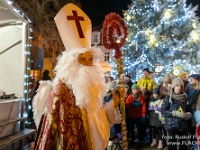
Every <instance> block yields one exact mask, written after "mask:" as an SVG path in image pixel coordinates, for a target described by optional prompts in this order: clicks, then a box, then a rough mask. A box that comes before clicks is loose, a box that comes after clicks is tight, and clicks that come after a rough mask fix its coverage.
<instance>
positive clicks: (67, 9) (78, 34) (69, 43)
mask: <svg viewBox="0 0 200 150" xmlns="http://www.w3.org/2000/svg"><path fill="white" fill-rule="evenodd" d="M54 20H55V23H56V26H57V28H58V31H59V33H60V36H61V39H62V41H63V44H64V46H65V48H66V50H68V49H75V48H80V47H91V34H92V25H91V21H90V19H89V17H88V16H87V15H86V14H85V13H84V12H83V11H82V10H81V9H80V8H79V7H77V6H76V5H74V4H67V5H65V6H64V7H63V8H62V9H61V10H60V11H59V12H58V14H57V15H56V17H55V18H54Z"/></svg>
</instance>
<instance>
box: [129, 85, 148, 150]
mask: <svg viewBox="0 0 200 150" xmlns="http://www.w3.org/2000/svg"><path fill="white" fill-rule="evenodd" d="M131 90H132V93H131V94H130V95H129V96H128V98H127V99H126V106H127V108H128V117H129V121H128V124H129V125H128V127H129V129H128V131H129V133H128V137H129V138H131V142H130V146H131V145H132V144H134V139H135V136H134V131H133V129H134V127H135V125H136V127H137V130H138V134H139V137H138V142H137V144H136V148H140V142H141V141H142V140H143V138H144V134H145V127H144V122H145V115H146V102H145V101H144V97H143V96H142V93H141V92H140V90H139V86H138V85H136V84H133V85H132V87H131Z"/></svg>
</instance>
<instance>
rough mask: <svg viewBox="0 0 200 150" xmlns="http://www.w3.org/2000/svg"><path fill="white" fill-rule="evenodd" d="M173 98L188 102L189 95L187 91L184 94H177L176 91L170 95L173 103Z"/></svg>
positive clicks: (170, 100)
mask: <svg viewBox="0 0 200 150" xmlns="http://www.w3.org/2000/svg"><path fill="white" fill-rule="evenodd" d="M172 99H175V100H178V101H181V102H183V103H184V102H185V103H186V102H187V95H186V94H185V93H182V94H179V95H178V94H175V93H174V92H173V93H172V94H171V95H170V99H169V102H170V103H172Z"/></svg>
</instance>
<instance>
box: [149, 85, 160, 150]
mask: <svg viewBox="0 0 200 150" xmlns="http://www.w3.org/2000/svg"><path fill="white" fill-rule="evenodd" d="M152 93H153V98H152V99H151V100H150V102H149V108H148V109H149V111H150V115H149V126H150V127H151V135H152V143H151V145H150V146H151V147H154V146H156V144H157V139H156V133H158V140H159V141H158V149H162V148H163V140H162V136H163V131H162V122H161V106H162V103H163V97H161V96H160V95H159V88H154V89H153V91H152Z"/></svg>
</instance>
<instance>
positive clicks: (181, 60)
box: [111, 0, 200, 80]
mask: <svg viewBox="0 0 200 150" xmlns="http://www.w3.org/2000/svg"><path fill="white" fill-rule="evenodd" d="M197 9H198V7H197V6H196V7H192V6H191V5H189V6H187V5H186V1H185V0H137V1H134V0H132V4H131V5H130V6H129V9H128V10H126V11H124V21H125V23H126V25H127V28H128V37H127V39H126V41H127V42H126V44H125V45H124V47H123V48H122V49H121V51H122V53H123V59H124V68H125V73H131V75H132V76H133V78H134V79H136V80H137V79H138V78H140V76H141V74H142V70H143V69H144V68H145V67H148V68H150V69H151V70H152V71H155V72H158V74H159V75H160V76H161V75H163V74H165V73H173V74H174V75H175V76H178V74H179V73H181V72H188V74H192V73H194V72H198V70H199V69H200V65H198V64H200V59H199V58H200V40H199V39H200V24H199V22H198V18H197V16H196V14H195V11H196V10H197ZM111 65H112V66H113V72H112V75H113V76H115V73H116V68H115V65H114V61H113V60H111Z"/></svg>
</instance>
